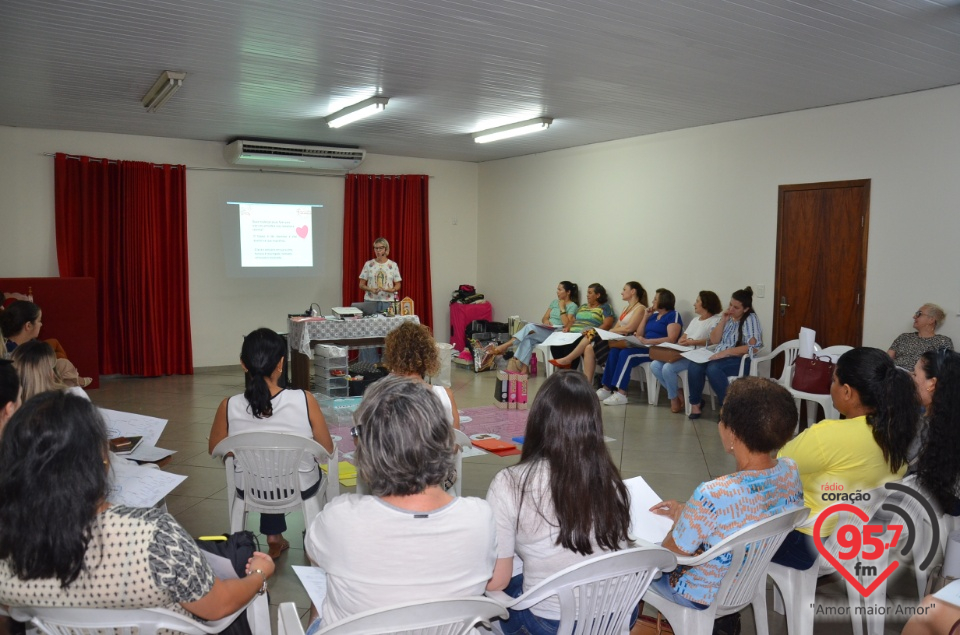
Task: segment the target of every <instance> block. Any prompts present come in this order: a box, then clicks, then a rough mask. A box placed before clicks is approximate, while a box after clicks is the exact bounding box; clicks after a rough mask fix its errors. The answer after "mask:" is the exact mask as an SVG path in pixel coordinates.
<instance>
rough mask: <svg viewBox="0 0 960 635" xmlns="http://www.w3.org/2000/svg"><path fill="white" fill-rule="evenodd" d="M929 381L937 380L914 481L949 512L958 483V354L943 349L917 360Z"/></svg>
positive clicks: (959, 373)
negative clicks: (931, 379)
mask: <svg viewBox="0 0 960 635" xmlns="http://www.w3.org/2000/svg"><path fill="white" fill-rule="evenodd" d="M920 365H921V366H922V367H923V369H924V372H926V374H927V377H928V378H934V377H936V379H937V385H936V388H935V389H934V391H933V400H932V401H931V403H930V410H929V412H928V413H927V414H928V419H927V438H926V439H925V440H924V444H923V447H922V448H921V449H920V456H919V458H918V460H917V480H918V481H919V482H920V485H921V486H923V488H924V489H925V490H926V491H927V492H929V493H930V495H932V496H933V498H934V499H935V500H936V501H937V503H939V504H940V507H941V509H948V508H949V507H951V506H953V505H954V504H955V502H956V500H957V481H958V480H960V452H958V448H960V353H955V352H953V351H950V350H946V349H942V350H939V351H928V352H926V353H924V354H923V355H922V356H921V357H920Z"/></svg>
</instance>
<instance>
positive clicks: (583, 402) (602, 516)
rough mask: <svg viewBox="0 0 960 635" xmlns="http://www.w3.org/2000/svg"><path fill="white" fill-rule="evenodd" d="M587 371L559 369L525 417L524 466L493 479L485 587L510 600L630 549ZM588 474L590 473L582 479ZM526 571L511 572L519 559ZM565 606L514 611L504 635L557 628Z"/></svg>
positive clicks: (625, 510)
mask: <svg viewBox="0 0 960 635" xmlns="http://www.w3.org/2000/svg"><path fill="white" fill-rule="evenodd" d="M592 392H593V389H592V388H591V386H590V383H589V382H588V381H587V379H586V377H584V375H583V374H581V373H578V372H574V371H561V372H558V373H554V374H553V375H552V376H551V377H550V378H549V379H547V381H546V383H544V385H543V387H541V388H540V391H539V392H538V393H537V397H536V399H534V401H533V406H532V407H531V409H530V416H529V417H528V419H527V429H526V436H525V438H524V444H523V453H522V454H521V455H520V463H518V464H517V465H514V466H513V467H508V468H506V469H504V470H501V471H500V472H498V473H497V475H496V476H494V477H493V481H492V482H491V483H490V489H489V491H488V492H487V502H489V503H490V506H491V507H492V508H493V514H494V517H495V518H496V521H497V566H496V569H494V572H493V577H492V578H491V579H490V582H489V583H488V584H487V589H488V590H490V591H500V590H505V591H506V593H507V594H508V595H510V596H512V597H519V596H520V595H521V594H522V593H523V592H524V591H526V590H529V589H531V588H533V587H535V586H536V585H537V584H539V583H540V582H542V581H543V580H545V579H546V578H548V577H550V576H551V575H553V574H555V573H557V572H558V571H561V570H563V569H565V568H567V567H569V566H572V565H575V564H577V563H579V562H582V561H583V560H587V559H589V558H591V557H595V556H599V555H602V554H603V553H604V552H610V551H618V550H620V549H625V548H627V547H629V546H631V544H630V542H629V538H628V537H627V532H628V530H629V527H630V499H629V495H628V493H627V488H626V486H625V485H624V484H623V480H622V479H621V478H620V473H619V471H618V470H617V466H616V465H614V463H613V461H612V460H611V458H610V453H609V452H608V451H607V448H606V446H605V445H604V440H603V417H601V415H600V403H599V402H598V401H597V399H596V397H594V396H593V394H592ZM584 475H589V478H583V476H584ZM515 553H516V554H517V555H518V556H520V559H521V560H522V561H523V573H522V574H521V575H518V576H515V577H513V576H512V573H513V556H514V554H515ZM559 620H560V605H559V603H558V601H557V599H556V598H551V599H549V600H547V601H545V602H542V603H540V604H538V605H536V606H535V607H533V608H531V609H529V610H524V611H515V610H513V609H511V610H510V617H509V619H507V620H505V621H502V622H500V627H501V629H502V630H503V632H504V633H505V634H506V635H511V634H513V633H529V634H531V635H540V634H552V633H556V632H557V627H558V626H559V624H560V622H559Z"/></svg>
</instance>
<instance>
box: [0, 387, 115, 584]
mask: <svg viewBox="0 0 960 635" xmlns="http://www.w3.org/2000/svg"><path fill="white" fill-rule="evenodd" d="M106 458H107V431H106V427H105V426H104V423H103V419H101V417H100V413H99V412H97V408H96V406H94V405H93V404H91V403H90V402H89V401H87V400H86V399H83V398H81V397H77V396H75V395H69V394H66V393H63V392H59V391H52V392H45V393H41V394H39V395H37V396H36V397H34V398H33V399H30V400H29V401H27V402H26V403H24V404H23V406H22V407H21V408H20V409H19V410H17V412H16V414H14V415H13V416H12V417H11V418H10V421H8V422H7V425H6V427H5V428H4V431H3V438H2V439H0V559H6V560H8V561H9V562H10V563H11V566H12V567H13V571H14V573H16V575H17V577H18V578H20V579H21V580H35V579H44V578H52V577H56V578H57V579H58V580H60V584H61V586H63V587H66V586H67V585H69V584H70V583H71V582H73V581H74V580H76V579H77V576H78V575H80V571H81V570H82V568H83V562H84V555H85V554H86V552H87V545H88V544H89V542H90V536H91V534H90V528H91V526H92V524H93V522H94V518H95V517H96V515H97V507H98V506H99V505H100V503H102V502H103V500H104V498H105V497H106V494H107V466H106V465H105V464H104V463H105V461H106Z"/></svg>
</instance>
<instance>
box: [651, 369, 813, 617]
mask: <svg viewBox="0 0 960 635" xmlns="http://www.w3.org/2000/svg"><path fill="white" fill-rule="evenodd" d="M796 423H797V407H796V405H795V404H794V401H793V397H792V396H791V395H790V392H789V391H788V390H787V389H786V388H784V387H782V386H780V385H779V384H777V383H775V382H772V381H770V380H769V379H764V378H761V377H745V378H743V379H739V380H737V381H735V382H733V384H731V385H730V391H729V393H728V395H727V402H726V403H725V404H724V405H723V410H722V411H721V414H720V424H719V425H718V426H717V428H718V431H719V433H720V441H721V442H722V443H723V449H724V450H725V451H726V452H727V454H731V455H733V458H734V459H735V460H736V462H737V470H736V471H735V472H733V473H732V474H728V475H726V476H721V477H720V478H717V479H714V480H712V481H708V482H706V483H701V484H700V485H698V486H697V488H696V489H695V490H694V491H693V496H691V497H690V500H688V501H687V502H686V503H685V504H684V503H679V502H677V501H672V500H671V501H664V502H662V503H658V504H656V505H654V506H653V507H651V508H650V511H652V512H653V513H655V514H660V515H662V516H669V517H670V518H673V520H674V525H673V528H672V529H671V530H670V533H668V534H667V537H666V538H665V539H664V541H663V546H664V547H665V548H667V549H669V550H671V551H673V552H675V553H677V554H680V555H684V556H690V555H697V554H701V553H703V552H705V551H708V550H709V549H710V548H711V547H713V546H715V545H716V544H717V543H719V542H721V541H722V540H724V539H725V538H727V537H728V536H730V535H732V534H734V533H736V532H737V531H738V530H740V529H742V528H744V527H746V526H748V525H750V524H753V523H755V522H757V521H759V520H763V519H764V518H768V517H770V516H773V515H775V514H779V513H782V512H785V511H790V510H791V509H799V508H800V507H802V506H803V491H802V486H801V483H800V474H799V472H798V470H797V465H796V463H794V461H793V460H791V459H788V458H780V459H775V458H773V457H772V453H773V452H776V451H777V450H778V449H780V448H781V447H783V444H784V443H786V442H787V440H788V439H789V438H790V436H791V435H792V434H793V427H794V426H795V425H796ZM727 560H729V558H727ZM729 566H730V564H729V562H728V561H725V559H724V557H723V556H721V557H719V558H716V559H714V560H711V561H710V562H708V563H706V564H703V565H700V566H696V567H686V566H678V567H677V568H676V569H675V570H674V571H672V572H670V573H666V574H664V575H663V576H662V577H661V578H660V579H659V580H656V581H654V583H653V584H651V585H650V591H651V592H653V593H656V594H658V595H661V596H663V597H666V598H669V599H671V600H672V601H674V602H676V603H677V604H680V605H681V606H686V607H690V608H695V609H701V610H702V609H704V608H706V607H708V606H710V603H711V602H713V600H714V599H715V598H716V594H717V589H718V588H719V587H720V581H721V580H722V578H723V576H724V574H725V573H726V572H727V568H728V567H729ZM721 619H723V618H721ZM737 632H739V631H737Z"/></svg>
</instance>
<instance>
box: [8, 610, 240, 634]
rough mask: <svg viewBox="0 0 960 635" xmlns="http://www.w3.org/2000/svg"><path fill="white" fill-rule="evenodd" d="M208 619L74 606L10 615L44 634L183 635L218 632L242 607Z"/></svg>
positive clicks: (163, 613) (162, 612)
mask: <svg viewBox="0 0 960 635" xmlns="http://www.w3.org/2000/svg"><path fill="white" fill-rule="evenodd" d="M246 608H247V607H243V608H242V609H240V610H239V611H237V612H236V613H233V614H232V615H228V616H227V617H224V618H222V619H219V620H216V621H210V622H199V621H197V620H195V619H191V618H190V617H188V616H186V615H181V614H179V613H176V612H174V611H171V610H170V609H165V608H154V609H76V608H40V607H33V606H15V607H11V608H10V615H11V617H13V619H15V620H17V621H18V622H29V623H31V624H33V625H34V626H36V627H37V629H38V630H39V631H40V632H41V633H45V634H46V635H99V634H100V633H104V632H110V633H114V634H115V635H156V634H157V632H158V631H161V630H170V631H174V632H176V633H185V634H186V635H205V634H206V633H219V632H220V631H222V630H224V629H225V628H226V627H227V626H229V625H230V624H231V623H232V622H233V621H234V620H235V619H237V617H238V616H239V615H240V614H241V613H242V612H243V611H244V610H245V609H246Z"/></svg>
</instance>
